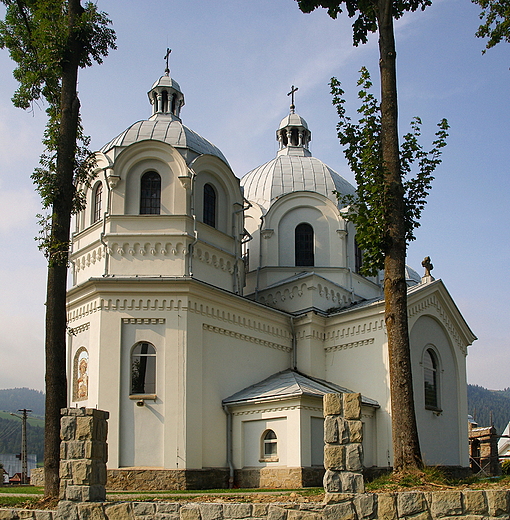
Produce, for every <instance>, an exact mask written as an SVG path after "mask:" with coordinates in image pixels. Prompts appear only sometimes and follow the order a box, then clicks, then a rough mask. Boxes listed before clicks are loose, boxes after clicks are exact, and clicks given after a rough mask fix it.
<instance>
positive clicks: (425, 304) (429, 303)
mask: <svg viewBox="0 0 510 520" xmlns="http://www.w3.org/2000/svg"><path fill="white" fill-rule="evenodd" d="M430 307H432V308H434V309H435V310H436V311H437V315H438V317H439V318H440V319H441V321H442V322H443V325H444V327H445V328H446V330H447V331H448V332H449V333H450V336H451V337H452V338H453V340H454V342H455V343H456V345H457V347H458V348H459V349H460V351H461V352H462V353H463V354H464V355H465V356H467V346H466V345H464V344H463V342H462V340H461V338H460V335H459V333H458V332H457V329H456V328H455V326H454V324H453V322H452V321H451V320H450V318H449V316H448V314H447V313H446V311H445V310H444V309H443V307H442V306H441V303H440V302H439V300H438V299H437V297H436V295H435V294H433V295H431V296H429V297H428V298H425V299H423V300H421V301H419V302H418V303H416V304H415V305H413V306H412V307H409V309H408V316H409V318H412V317H413V316H416V315H418V314H419V315H425V312H424V311H427V310H428V309H429V308H430Z"/></svg>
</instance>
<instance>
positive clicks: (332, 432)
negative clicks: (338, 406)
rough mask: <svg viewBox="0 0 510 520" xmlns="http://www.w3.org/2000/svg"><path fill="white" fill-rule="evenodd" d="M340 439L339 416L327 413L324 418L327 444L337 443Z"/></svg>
mask: <svg viewBox="0 0 510 520" xmlns="http://www.w3.org/2000/svg"><path fill="white" fill-rule="evenodd" d="M338 440H339V436H338V421H337V418H336V417H335V416H332V415H327V416H326V418H325V419H324V442H325V443H327V444H336V443H337V442H338Z"/></svg>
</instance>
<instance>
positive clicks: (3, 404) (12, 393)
mask: <svg viewBox="0 0 510 520" xmlns="http://www.w3.org/2000/svg"><path fill="white" fill-rule="evenodd" d="M23 408H27V409H28V410H32V415H39V416H41V417H42V416H44V393H43V392H39V391H38V390H31V389H30V388H9V389H7V390H0V410H3V411H4V412H17V411H18V410H21V409H23Z"/></svg>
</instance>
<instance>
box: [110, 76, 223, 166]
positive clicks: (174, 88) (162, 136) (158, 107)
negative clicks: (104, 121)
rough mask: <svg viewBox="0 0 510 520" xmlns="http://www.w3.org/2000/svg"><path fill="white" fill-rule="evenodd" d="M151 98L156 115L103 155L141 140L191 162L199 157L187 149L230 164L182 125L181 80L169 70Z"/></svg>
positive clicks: (121, 136)
mask: <svg viewBox="0 0 510 520" xmlns="http://www.w3.org/2000/svg"><path fill="white" fill-rule="evenodd" d="M147 95H148V96H149V102H150V103H151V105H152V116H151V117H150V118H149V119H146V120H143V121H137V122H136V123H134V124H132V125H131V126H130V127H129V128H127V129H126V130H124V132H122V133H121V134H119V135H118V136H117V137H115V138H114V139H112V140H111V141H110V142H109V143H107V144H106V145H104V146H103V147H102V148H101V152H102V153H107V152H108V151H109V150H111V149H112V148H114V147H116V146H120V147H126V146H130V145H132V144H134V143H138V142H140V141H151V140H152V141H161V142H163V143H167V144H170V145H172V146H173V147H175V148H177V149H178V150H179V151H180V152H181V154H182V155H183V157H184V158H185V159H186V162H188V163H189V162H190V161H192V160H193V159H194V157H195V156H188V154H186V153H185V151H186V150H191V151H192V152H194V153H196V154H198V155H202V154H208V155H214V156H216V157H219V158H220V159H221V160H222V161H223V162H224V163H225V164H228V162H227V159H226V158H225V156H224V155H223V154H222V153H221V151H220V150H219V149H218V148H217V147H216V146H214V145H213V144H212V143H211V142H209V141H208V140H207V139H205V138H203V137H202V136H201V135H199V134H197V133H196V132H194V131H193V130H190V129H189V128H188V127H187V126H185V125H183V124H182V122H181V119H180V111H181V108H182V107H183V106H184V95H183V93H182V91H181V87H180V86H179V84H178V83H177V81H175V80H174V79H172V78H171V77H170V75H169V71H168V70H167V73H166V74H165V75H164V76H161V77H160V78H159V79H158V80H157V81H156V82H154V84H153V85H152V88H151V89H150V90H149V92H148V93H147Z"/></svg>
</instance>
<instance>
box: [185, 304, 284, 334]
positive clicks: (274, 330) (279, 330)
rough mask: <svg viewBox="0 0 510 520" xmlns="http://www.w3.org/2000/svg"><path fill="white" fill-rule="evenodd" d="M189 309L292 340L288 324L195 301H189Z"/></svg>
mask: <svg viewBox="0 0 510 520" xmlns="http://www.w3.org/2000/svg"><path fill="white" fill-rule="evenodd" d="M250 303H251V302H250ZM188 311H190V312H195V313H197V314H200V315H201V316H206V317H207V318H209V319H211V318H212V319H216V320H219V321H222V322H224V323H230V324H232V325H235V326H237V327H242V328H244V329H250V330H256V331H258V332H260V333H262V334H270V335H271V336H275V337H277V338H281V339H283V340H289V341H290V339H291V335H290V331H289V329H288V328H287V327H286V326H285V328H284V327H277V326H276V327H275V326H274V325H270V324H268V323H267V321H265V320H263V319H260V317H258V319H254V318H248V317H246V316H245V315H244V316H243V315H242V314H241V313H239V314H238V313H235V312H230V311H225V310H223V309H220V308H218V307H214V306H213V305H206V304H203V303H198V302H194V301H189V303H188Z"/></svg>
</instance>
